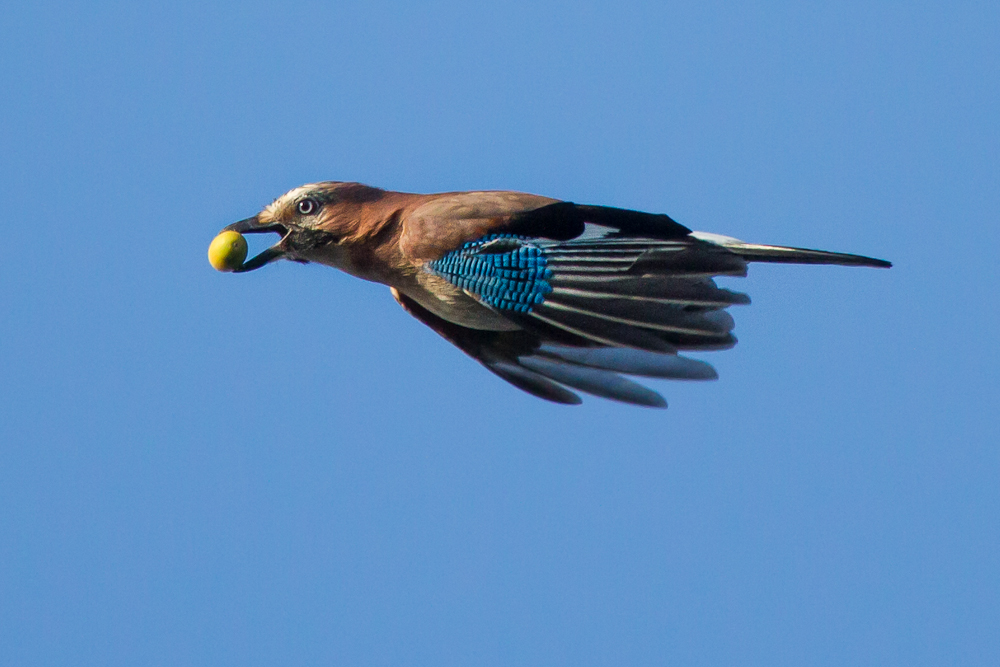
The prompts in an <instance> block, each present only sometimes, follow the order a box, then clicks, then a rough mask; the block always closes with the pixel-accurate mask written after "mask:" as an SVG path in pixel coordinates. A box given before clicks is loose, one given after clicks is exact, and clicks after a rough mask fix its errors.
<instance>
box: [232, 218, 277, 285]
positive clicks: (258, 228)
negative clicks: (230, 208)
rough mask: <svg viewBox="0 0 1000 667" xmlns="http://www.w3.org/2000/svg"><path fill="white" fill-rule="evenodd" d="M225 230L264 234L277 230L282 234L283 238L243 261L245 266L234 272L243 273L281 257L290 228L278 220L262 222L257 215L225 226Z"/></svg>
mask: <svg viewBox="0 0 1000 667" xmlns="http://www.w3.org/2000/svg"><path fill="white" fill-rule="evenodd" d="M222 231H224V232H239V233H240V234H262V233H264V232H277V233H278V234H281V240H279V241H278V242H277V243H275V244H274V245H273V246H271V247H270V248H268V249H267V250H265V251H264V252H262V253H260V254H259V255H257V256H255V257H253V258H251V259H248V260H247V261H245V262H243V266H241V267H239V268H238V269H234V270H233V273H243V272H245V271H253V270H254V269H259V268H260V267H262V266H264V265H265V264H269V263H270V262H273V261H274V260H276V259H281V258H282V257H283V256H284V254H285V248H284V243H283V242H284V240H285V239H286V238H288V233H289V230H288V228H287V227H285V226H284V225H281V224H278V223H276V222H269V223H262V222H261V221H260V218H258V217H257V216H256V215H255V216H253V217H252V218H247V219H246V220H240V221H239V222H234V223H233V224H231V225H229V226H228V227H224V228H223V230H222Z"/></svg>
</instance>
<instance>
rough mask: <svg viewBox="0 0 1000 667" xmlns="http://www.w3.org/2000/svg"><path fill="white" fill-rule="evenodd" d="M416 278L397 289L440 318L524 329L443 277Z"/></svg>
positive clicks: (421, 275)
mask: <svg viewBox="0 0 1000 667" xmlns="http://www.w3.org/2000/svg"><path fill="white" fill-rule="evenodd" d="M415 278H416V280H415V281H413V282H411V283H410V284H408V285H405V286H398V287H397V289H399V291H400V292H402V293H403V294H405V295H406V296H408V297H410V298H411V299H413V300H414V301H416V302H417V303H419V304H420V305H421V306H423V307H424V308H426V309H427V310H429V311H431V312H432V313H434V314H435V315H437V316H438V317H441V318H443V319H446V320H448V321H449V322H453V323H455V324H459V325H461V326H463V327H469V328H470V329H481V330H486V331H516V330H518V329H520V328H521V327H520V326H518V325H517V324H515V323H514V322H511V321H510V320H509V319H507V318H506V317H504V316H503V315H501V314H500V313H498V312H497V311H495V310H493V309H492V308H490V307H489V306H486V305H483V304H482V303H481V302H480V301H479V300H478V299H476V298H475V297H473V296H470V295H469V294H468V293H467V292H466V291H465V290H463V289H461V288H459V287H456V286H455V285H452V284H451V283H450V282H448V281H447V280H445V279H444V278H441V277H440V276H436V275H434V274H431V273H419V274H417V275H416V276H415Z"/></svg>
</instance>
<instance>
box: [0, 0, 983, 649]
mask: <svg viewBox="0 0 1000 667" xmlns="http://www.w3.org/2000/svg"><path fill="white" fill-rule="evenodd" d="M204 4H205V3H202V2H172V3H166V5H164V4H163V3H157V4H150V5H141V4H137V3H132V2H121V3H114V2H104V3H70V2H54V3H48V2H31V3H12V4H11V5H9V6H5V8H4V11H3V16H2V18H0V91H2V94H0V201H2V205H3V213H2V214H0V221H2V225H3V230H4V237H5V238H4V242H5V245H4V247H5V252H4V253H3V261H2V262H0V381H2V382H0V663H2V664H4V665H78V666H83V665H102V666H103V665H251V666H253V665H330V664H340V665H403V664H412V665H574V666H580V665H585V666H589V665H767V666H769V667H773V666H776V665H838V666H840V665H906V666H908V667H912V666H915V665H941V664H949V665H996V664H1000V567H998V562H1000V561H998V547H1000V454H998V452H1000V426H998V421H1000V419H998V412H1000V388H998V380H1000V357H998V353H997V344H996V337H997V325H998V314H997V313H998V307H997V294H998V291H1000V271H998V263H997V248H998V245H1000V226H998V224H997V216H998V211H1000V185H998V184H1000V169H998V155H1000V129H998V125H1000V124H998V119H1000V85H998V84H1000V68H998V62H1000V7H998V5H997V4H996V3H988V2H976V3H973V2H916V3H899V2H871V1H864V2H861V1H857V2H855V1H848V2H838V3H832V4H833V5H834V6H827V5H828V4H830V3H801V2H765V3H739V4H737V3H733V4H729V3H719V2H697V3H694V2H692V3H674V2H629V1H624V2H623V1H618V2H614V3H610V2H609V3H606V4H603V5H602V4H595V3H587V2H579V1H575V2H538V3H536V2H523V3H522V2H514V1H511V0H505V1H504V2H481V3H465V2H437V3H415V2H365V3H352V4H343V5H338V4H335V3H327V2H311V3H288V2H281V3H258V2H240V3H233V4H231V5H228V6H226V5H213V6H208V7H206V6H204ZM326 179H332V180H357V181H362V182H366V183H369V184H372V185H378V186H381V187H385V188H389V189H396V190H406V191H415V192H434V191H444V190H461V189H518V190H526V191H530V192H537V193H540V194H546V195H549V196H553V197H559V198H564V199H569V200H573V201H577V202H582V203H594V204H608V205H614V206H623V207H631V208H639V209H644V210H649V211H656V212H664V213H668V214H670V215H671V216H673V217H675V218H676V219H677V220H679V221H680V222H682V223H683V224H685V225H687V226H689V227H692V228H694V229H701V230H705V231H713V232H718V233H724V234H729V235H732V236H737V237H740V238H743V239H746V240H749V241H758V242H765V243H783V244H790V245H800V246H806V247H816V248H823V249H828V250H839V251H847V252H857V253H862V254H868V255H873V256H876V257H884V258H886V259H889V260H892V261H893V262H895V267H894V268H893V269H891V270H889V271H878V270H872V269H848V268H840V267H801V266H800V267H787V266H768V265H754V266H753V267H751V275H750V277H749V278H747V279H745V280H731V281H728V282H727V285H728V286H730V287H736V288H738V289H741V290H745V291H747V292H749V293H750V295H751V297H752V298H753V300H754V303H753V305H751V306H749V307H740V308H737V309H735V312H734V315H735V316H736V318H737V330H736V333H737V335H738V337H739V338H740V341H741V342H740V344H739V345H738V346H737V347H736V348H735V349H733V350H730V351H726V352H719V353H713V354H710V355H705V358H708V359H710V360H711V361H712V362H713V363H714V364H715V365H716V367H717V368H718V370H719V372H720V375H721V379H720V380H719V381H718V382H714V383H704V384H684V383H668V382H655V381H654V383H653V384H654V386H656V387H657V388H658V389H660V390H661V391H662V392H663V393H664V394H665V396H666V397H667V399H668V401H669V402H670V408H669V409H668V410H666V411H656V410H647V409H642V408H635V407H629V406H623V405H619V404H615V403H611V402H608V401H603V400H600V399H589V400H587V401H585V403H584V405H583V406H581V407H576V408H567V407H560V406H556V405H550V404H547V403H544V402H542V401H539V400H537V399H533V398H532V397H530V396H528V395H526V394H522V393H520V392H518V391H517V390H515V389H513V388H511V387H509V386H507V385H506V384H505V383H503V382H502V381H500V380H498V379H496V378H494V377H493V376H492V375H490V374H489V373H487V372H486V371H485V370H483V369H482V368H481V367H480V366H479V365H478V364H476V363H474V362H473V361H471V360H469V359H467V358H466V357H465V356H464V355H463V354H461V353H460V352H459V351H458V350H456V349H454V348H452V347H451V346H450V345H449V344H448V343H447V342H445V341H444V340H442V339H440V338H438V337H437V335H436V334H434V333H433V332H432V331H430V330H429V329H426V328H424V327H423V326H422V325H421V324H419V323H418V322H417V321H415V320H412V319H411V318H410V317H409V316H407V315H406V314H405V313H404V312H403V311H402V310H401V309H400V308H399V306H398V305H396V303H395V302H394V301H393V300H392V298H391V297H390V295H389V293H388V290H387V289H386V288H384V287H382V286H379V285H373V284H367V283H362V282H361V281H358V280H357V279H354V278H350V277H349V276H346V275H344V274H341V273H339V272H336V271H334V270H332V269H328V268H324V267H317V266H307V267H303V266H299V265H295V264H291V263H287V262H286V263H281V264H278V265H272V266H269V267H267V268H265V269H263V270H260V271H257V272H254V273H252V274H248V275H223V274H219V273H216V272H215V271H213V270H212V269H211V268H210V267H209V265H208V262H207V260H206V257H205V251H206V248H207V246H208V243H209V241H210V240H211V239H212V237H213V236H214V235H215V233H216V232H217V231H218V230H219V229H220V228H221V227H223V226H224V225H226V224H229V223H230V222H233V221H236V220H238V219H240V218H244V217H247V216H249V215H252V214H254V213H256V212H257V210H258V209H259V208H260V207H261V206H263V205H265V204H267V203H269V202H270V201H271V200H272V199H273V198H274V197H276V196H278V195H280V194H281V193H283V192H284V191H285V190H287V189H289V188H291V187H293V186H296V185H299V184H301V183H304V182H309V181H315V180H326Z"/></svg>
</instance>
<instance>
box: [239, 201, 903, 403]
mask: <svg viewBox="0 0 1000 667" xmlns="http://www.w3.org/2000/svg"><path fill="white" fill-rule="evenodd" d="M227 229H231V230H234V231H238V232H241V233H255V232H277V233H279V234H280V235H281V239H280V240H279V241H278V243H276V244H275V245H274V246H272V247H271V248H269V249H267V250H265V251H264V252H263V253H261V254H260V255H258V256H257V257H254V258H252V259H251V260H249V261H247V262H246V263H245V264H244V265H243V266H242V267H241V268H240V269H238V271H250V270H253V269H257V268H260V267H261V266H263V265H265V264H267V263H269V262H271V261H274V260H275V259H281V258H284V259H291V260H293V261H299V262H316V263H320V264H326V265H327V266H332V267H335V268H339V269H341V270H343V271H346V272H348V273H350V274H352V275H355V276H358V277H359V278H364V279H365V280H371V281H375V282H379V283H383V284H385V285H388V286H389V287H390V288H391V290H392V294H393V296H394V297H395V298H396V300H397V301H398V302H399V303H400V304H401V305H402V306H403V308H405V309H406V310H407V312H409V313H410V314H412V315H413V316H414V317H416V318H417V319H419V320H420V321H421V322H423V323H424V324H426V325H428V326H429V327H431V328H432V329H434V330H435V331H437V332H438V333H439V334H441V335H442V336H444V337H445V338H446V339H448V340H449V341H451V342H452V343H454V344H455V345H456V346H458V347H459V348H461V349H462V350H463V351H465V352H466V353H467V354H469V355H470V356H472V357H474V358H475V359H477V360H478V361H480V362H481V363H482V364H483V365H484V366H486V367H487V368H488V369H489V370H491V371H492V372H493V373H495V374H496V375H498V376H500V377H502V378H503V379H505V380H507V381H508V382H510V383H512V384H514V385H515V386H517V387H519V388H521V389H523V390H525V391H528V392H530V393H532V394H534V395H536V396H539V397H541V398H545V399H547V400H551V401H556V402H560V403H579V402H580V399H579V397H578V396H577V395H576V394H575V393H574V392H572V391H571V390H570V388H574V389H578V390H580V391H583V392H586V393H591V394H594V395H597V396H604V397H606V398H611V399H615V400H620V401H625V402H629V403H635V404H640V405H648V406H654V407H665V406H666V402H665V401H664V400H663V398H662V397H661V396H660V395H659V394H657V393H656V392H654V391H652V390H650V389H648V388H646V387H643V386H642V385H639V384H637V383H635V382H633V381H631V380H629V379H627V378H625V377H623V375H638V376H648V377H666V378H674V379H713V378H715V377H716V375H715V372H714V370H713V369H712V368H711V366H709V365H708V364H706V363H705V362H702V361H697V360H694V359H688V358H686V357H682V356H679V355H678V354H677V352H678V351H679V350H711V349H722V348H726V347H731V346H732V345H733V344H735V342H736V339H735V338H734V337H733V336H732V334H731V330H732V328H733V320H732V318H731V317H730V316H729V314H728V313H727V312H726V310H725V309H726V308H727V307H728V306H730V305H734V304H744V303H748V302H749V299H748V298H747V297H746V295H743V294H740V293H737V292H731V291H729V290H724V289H720V288H719V287H717V286H716V284H715V282H714V280H713V277H714V276H718V275H745V273H746V263H747V262H750V261H759V262H794V263H820V264H844V265H855V266H878V267H888V266H890V265H889V263H888V262H884V261H882V260H877V259H872V258H868V257H862V256H859V255H846V254H840V253H829V252H824V251H816V250H805V249H800V248H787V247H782V246H766V245H757V244H747V243H743V242H742V241H738V240H736V239H732V238H728V237H723V236H717V235H712V234H703V233H698V232H691V230H689V229H688V228H686V227H684V226H683V225H680V224H678V223H677V222H675V221H673V220H671V219H670V218H669V217H667V216H665V215H660V214H651V213H642V212H638V211H629V210H624V209H617V208H609V207H601V206H583V205H577V204H573V203H570V202H561V201H559V200H556V199H551V198H548V197H542V196H539V195H532V194H526V193H521V192H506V191H487V192H449V193H441V194H433V195H420V194H408V193H400V192H389V191H385V190H380V189H377V188H372V187H369V186H366V185H361V184H358V183H340V182H324V183H314V184H310V185H304V186H302V187H299V188H295V189H294V190H291V191H290V192H288V193H286V194H284V195H282V196H281V197H279V198H278V199H276V200H275V201H274V202H273V203H272V204H270V205H269V206H267V207H266V208H265V209H264V210H263V211H261V212H260V213H259V214H257V215H256V216H254V217H253V218H248V219H247V220H242V221H240V222H238V223H235V224H233V225H230V226H229V227H227Z"/></svg>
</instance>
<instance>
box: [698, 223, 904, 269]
mask: <svg viewBox="0 0 1000 667" xmlns="http://www.w3.org/2000/svg"><path fill="white" fill-rule="evenodd" d="M691 236H694V237H695V238H697V239H700V240H702V241H707V242H708V243H713V244H715V245H718V246H722V247H723V248H725V249H726V250H729V251H730V252H732V253H734V254H736V255H739V256H740V257H742V258H743V259H745V260H746V261H748V262H769V263H772V264H776V263H784V264H839V265H841V266H871V267H875V268H881V269H888V268H889V267H891V266H892V263H891V262H887V261H885V260H884V259H875V258H874V257H865V256H864V255H851V254H848V253H843V252H828V251H826V250H809V249H807V248H790V247H787V246H780V245H761V244H759V243H746V242H744V241H740V240H739V239H734V238H732V237H729V236H721V235H719V234H709V233H707V232H693V233H692V234H691Z"/></svg>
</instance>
